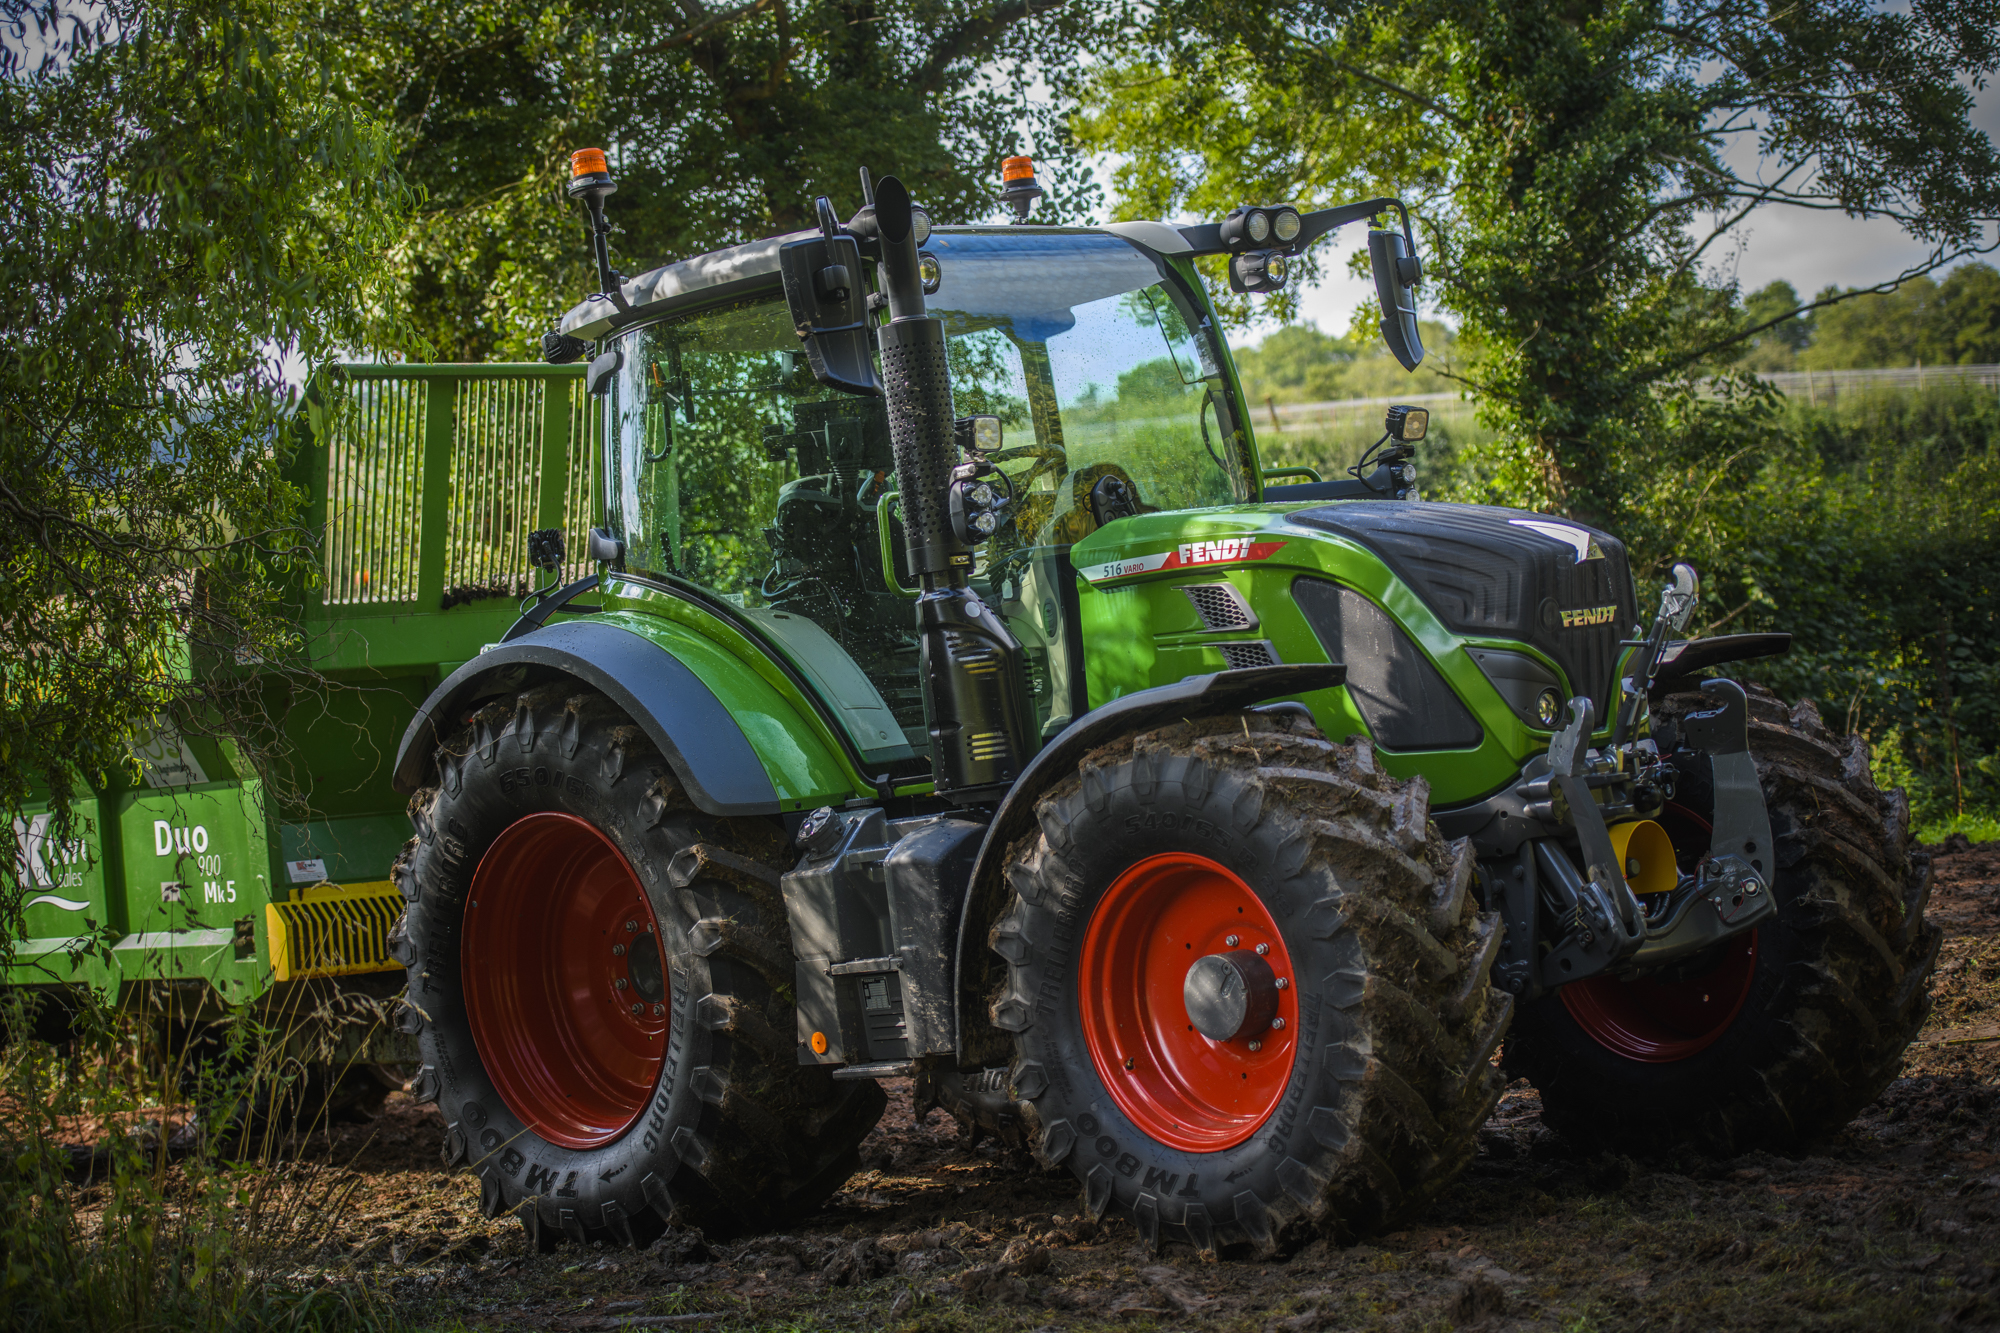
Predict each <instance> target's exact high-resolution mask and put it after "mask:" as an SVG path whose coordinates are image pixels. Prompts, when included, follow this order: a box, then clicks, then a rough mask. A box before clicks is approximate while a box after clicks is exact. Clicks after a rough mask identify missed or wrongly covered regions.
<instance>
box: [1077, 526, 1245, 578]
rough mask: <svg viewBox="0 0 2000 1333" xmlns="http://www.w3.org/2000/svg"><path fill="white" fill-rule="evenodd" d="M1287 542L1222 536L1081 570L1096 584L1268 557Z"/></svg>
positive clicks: (1110, 561)
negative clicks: (1191, 567) (1141, 575)
mask: <svg viewBox="0 0 2000 1333" xmlns="http://www.w3.org/2000/svg"><path fill="white" fill-rule="evenodd" d="M1283 545H1284V543H1283V542H1257V541H1251V540H1250V539H1249V538H1248V537H1222V538H1219V539H1217V540H1216V541H1212V542H1182V543H1181V544H1180V545H1179V546H1177V547H1175V548H1174V549H1173V550H1171V551H1162V552H1160V553H1159V554H1158V555H1135V556H1132V557H1130V558H1129V559H1125V560H1107V561H1106V562H1105V563H1103V564H1101V565H1089V566H1086V567H1085V568H1083V569H1081V570H1079V571H1077V572H1078V573H1080V574H1082V575H1083V576H1084V578H1086V579H1088V580H1090V581H1091V582H1092V583H1102V582H1103V581H1104V580H1105V579H1122V578H1129V577H1131V576H1132V575H1134V574H1150V573H1152V572H1153V571H1154V570H1158V569H1184V568H1187V567H1190V566H1193V565H1222V564H1234V563H1235V562H1237V561H1239V560H1268V559H1270V558H1271V556H1272V555H1274V554H1275V553H1276V552H1277V550H1278V548H1279V547H1281V546H1283Z"/></svg>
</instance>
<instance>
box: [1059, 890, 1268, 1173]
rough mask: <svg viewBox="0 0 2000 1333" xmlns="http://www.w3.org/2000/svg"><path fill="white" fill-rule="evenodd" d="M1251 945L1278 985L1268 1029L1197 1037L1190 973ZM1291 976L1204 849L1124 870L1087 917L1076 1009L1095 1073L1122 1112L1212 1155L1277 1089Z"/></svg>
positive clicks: (1246, 894) (1169, 1140)
mask: <svg viewBox="0 0 2000 1333" xmlns="http://www.w3.org/2000/svg"><path fill="white" fill-rule="evenodd" d="M1259 945H1267V946H1269V949H1268V952H1267V953H1266V954H1265V955H1264V961H1265V962H1266V963H1267V964H1269V965H1270V968H1271V970H1272V971H1273V972H1274V973H1276V974H1277V976H1278V977H1279V978H1280V979H1281V980H1282V981H1283V982H1284V983H1285V988H1284V989H1282V990H1280V991H1279V992H1278V1009H1277V1015H1276V1017H1275V1019H1274V1020H1273V1022H1272V1025H1271V1027H1270V1028H1269V1029H1268V1030H1266V1031H1264V1032H1261V1033H1259V1034H1255V1035H1254V1036H1253V1035H1245V1036H1243V1037H1240V1038H1238V1039H1236V1040H1233V1041H1214V1040H1211V1039H1210V1038H1208V1037H1206V1036H1203V1035H1202V1034H1201V1033H1200V1032H1197V1031H1196V1030H1195V1027H1194V1024H1193V1023H1192V1022H1190V1021H1189V1018H1188V1012H1187V1002H1186V1000H1185V998H1184V996H1183V991H1182V987H1183V986H1184V985H1185V983H1186V981H1187V974H1188V969H1189V968H1190V967H1191V966H1193V964H1194V962H1195V960H1197V959H1199V958H1201V957H1203V956H1205V955H1207V954H1212V953H1227V952H1230V951H1233V950H1238V949H1250V950H1255V949H1256V948H1257V946H1259ZM1297 979H1298V974H1297V973H1296V972H1295V971H1293V969H1292V958H1291V954H1290V953H1289V952H1288V951H1287V950H1286V948H1285V941H1284V937H1283V936H1282V935H1280V934H1279V933H1278V925H1277V922H1276V921H1274V920H1272V918H1271V914H1270V912H1268V911H1267V910H1265V907H1264V904H1263V901H1262V900H1261V899H1260V898H1258V896H1257V895H1256V893H1254V892H1253V891H1252V890H1251V888H1250V886H1249V885H1248V884H1245V883H1244V882H1243V881H1242V880H1241V879H1239V878H1238V877H1237V876H1236V875H1234V874H1233V873H1231V872H1230V871H1228V870H1226V869H1224V868H1223V867H1222V866H1220V865H1218V864H1216V863H1215V862H1214V861H1211V860H1209V859H1208V858H1207V857H1205V856H1194V855H1191V854H1189V853H1186V852H1166V853H1162V854H1161V855H1159V856H1151V857H1147V858H1146V859H1145V860H1143V861H1140V862H1139V863H1138V864H1136V865H1134V866H1132V867H1131V868H1130V869H1128V870H1126V871H1125V873H1124V874H1122V875H1120V876H1119V877H1118V878H1117V879H1116V880H1115V881H1113V882H1112V885H1111V887H1110V888H1109V889H1107V890H1105V893H1104V897H1103V899H1102V900H1101V901H1100V902H1099V903H1098V904H1097V909H1096V911H1094V912H1092V913H1091V917H1090V924H1089V926H1088V927H1087V928H1086V929H1085V931H1084V936H1083V951H1082V954H1081V956H1080V957H1079V959H1078V973H1077V1008H1078V1011H1079V1013H1080V1015H1081V1017H1082V1019H1083V1032H1084V1039H1085V1041H1086V1042H1087V1043H1088V1044H1089V1047H1090V1057H1091V1060H1092V1062H1093V1063H1094V1064H1095V1065H1096V1067H1097V1074H1098V1077H1099V1078H1101V1079H1102V1080H1103V1081H1104V1086H1105V1087H1106V1088H1107V1089H1109V1090H1110V1093H1111V1098H1112V1100H1113V1101H1115V1102H1117V1103H1118V1108H1119V1109H1120V1110H1121V1111H1123V1112H1124V1113H1125V1115H1126V1116H1127V1118H1129V1119H1130V1120H1131V1121H1132V1123H1133V1124H1134V1125H1136V1126H1138V1127H1139V1129H1140V1130H1142V1131H1143V1132H1144V1133H1146V1134H1147V1135H1148V1136H1150V1137H1151V1138H1153V1139H1156V1140H1158V1141H1159V1142H1161V1143H1165V1144H1167V1145H1169V1146H1171V1147H1175V1148H1181V1149H1184V1150H1186V1151H1189V1152H1216V1151H1219V1150H1220V1149H1223V1148H1231V1147H1234V1146H1235V1145H1237V1144H1239V1143H1241V1142H1243V1141H1244V1140H1245V1139H1247V1138H1249V1137H1250V1136H1251V1135H1252V1134H1254V1133H1256V1132H1257V1127H1258V1126H1259V1125H1261V1124H1263V1123H1264V1121H1265V1120H1266V1119H1267V1118H1269V1116H1270V1114H1271V1112H1272V1111H1274V1110H1276V1109H1277V1106H1278V1102H1279V1100H1280V1099H1281V1098H1282V1097H1283V1096H1284V1093H1285V1085H1286V1083H1288V1082H1289V1081H1290V1080H1291V1077H1292V1063H1293V1060H1294V1057H1295V1053H1296V1052H1295V1042H1296V1035H1295V1034H1296V1033H1297V1032H1298V1016H1299V1014H1298V998H1297V997H1298V988H1297V985H1296V982H1297ZM1253 1040H1254V1041H1256V1043H1257V1047H1258V1048H1257V1049H1256V1050H1252V1049H1250V1044H1251V1042H1252V1041H1253Z"/></svg>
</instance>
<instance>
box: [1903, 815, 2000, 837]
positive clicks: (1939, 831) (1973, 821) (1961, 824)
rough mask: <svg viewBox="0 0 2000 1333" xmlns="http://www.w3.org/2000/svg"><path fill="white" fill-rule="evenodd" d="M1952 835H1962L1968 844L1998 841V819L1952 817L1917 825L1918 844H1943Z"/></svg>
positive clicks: (1976, 816)
mask: <svg viewBox="0 0 2000 1333" xmlns="http://www.w3.org/2000/svg"><path fill="white" fill-rule="evenodd" d="M1954 833H1963V834H1964V835H1965V837H1966V840H1967V841H1968V842H1996V841H2000V817H1995V816H1993V815H1980V814H1970V815H1952V816H1951V817H1949V818H1947V819H1938V820H1933V821H1931V822H1930V823H1928V824H1919V825H1918V826H1917V829H1916V835H1917V841H1918V842H1943V841H1944V840H1945V839H1946V838H1948V837H1950V836H1951V835H1952V834H1954Z"/></svg>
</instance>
